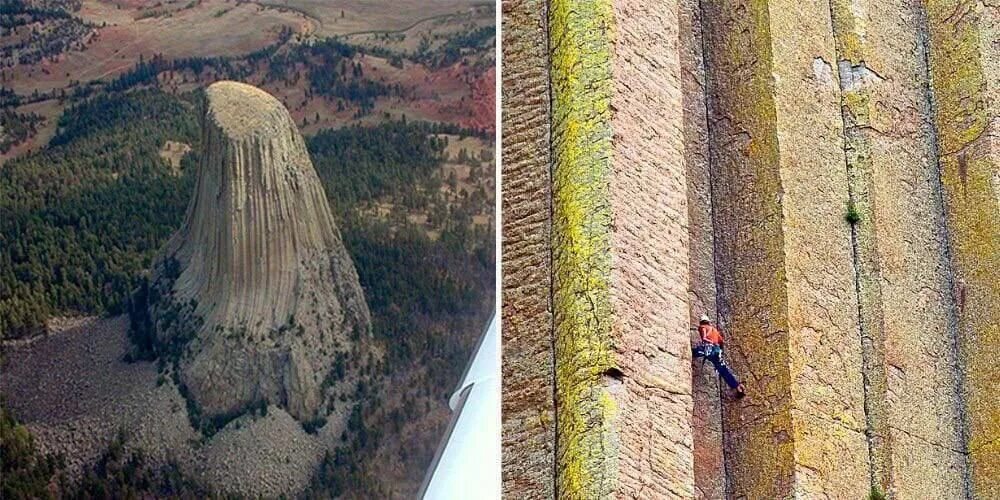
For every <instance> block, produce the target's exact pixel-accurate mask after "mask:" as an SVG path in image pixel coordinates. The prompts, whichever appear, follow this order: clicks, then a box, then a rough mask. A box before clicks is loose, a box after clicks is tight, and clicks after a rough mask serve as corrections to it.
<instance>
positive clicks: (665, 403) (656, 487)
mask: <svg viewBox="0 0 1000 500" xmlns="http://www.w3.org/2000/svg"><path fill="white" fill-rule="evenodd" d="M678 15H679V5H678V3H677V2H660V3H655V4H650V3H648V2H637V1H627V0H622V1H600V2H590V3H585V4H584V3H574V2H561V1H556V2H552V3H551V5H550V10H549V23H550V24H549V31H550V39H551V40H552V41H553V42H554V43H553V45H552V73H551V78H552V95H553V99H552V113H553V118H552V143H553V158H552V159H553V190H552V196H553V202H552V207H553V212H552V213H553V232H552V234H553V241H552V249H553V309H554V313H555V315H554V325H555V331H556V338H555V357H556V401H557V405H556V408H557V432H558V439H557V446H558V448H557V454H556V458H557V464H556V476H557V490H558V492H559V494H560V495H562V496H565V497H567V498H605V497H609V496H620V497H628V498H646V497H648V498H690V497H692V496H693V495H694V488H693V483H694V481H693V453H692V446H693V444H692V433H691V429H690V426H688V425H684V423H686V422H689V421H690V415H691V407H692V395H691V372H690V369H691V368H690V363H691V358H690V356H691V350H690V340H689V335H688V330H689V328H688V315H689V306H688V300H689V299H688V294H687V288H688V241H687V239H688V228H687V222H688V221H687V218H688V210H687V197H686V188H687V184H686V171H685V164H684V158H683V144H684V138H683V131H682V129H683V123H682V121H683V120H682V118H683V117H682V114H681V113H670V112H666V110H669V109H679V108H680V106H681V81H680V77H679V75H680V57H679V54H678V51H677V47H678V37H679V34H678ZM655 47H666V48H669V49H668V50H663V51H658V50H654V48H655Z"/></svg>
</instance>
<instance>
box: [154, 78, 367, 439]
mask: <svg viewBox="0 0 1000 500" xmlns="http://www.w3.org/2000/svg"><path fill="white" fill-rule="evenodd" d="M206 94H207V110H206V113H205V117H204V136H203V147H204V152H203V155H202V163H201V165H200V167H199V174H198V181H197V186H196V190H195V194H194V197H193V199H192V201H191V204H190V206H189V207H188V213H187V216H186V218H185V221H184V225H183V226H182V227H181V229H180V230H179V231H178V232H177V233H176V234H174V236H173V237H172V238H171V239H170V241H169V242H168V243H167V245H166V246H165V248H164V250H163V251H162V255H161V257H160V258H159V260H158V262H157V263H156V264H155V268H154V273H153V278H152V285H151V290H153V294H154V299H159V300H154V301H153V304H152V306H151V308H152V314H151V317H152V318H153V319H154V321H155V331H156V336H157V340H158V342H159V344H160V350H161V351H163V352H164V353H166V355H168V356H170V355H173V356H176V359H177V369H178V370H179V375H180V382H181V383H182V384H183V386H186V388H187V391H188V394H189V397H190V398H192V399H193V400H194V402H195V403H196V404H197V405H198V407H199V408H200V409H201V412H202V414H203V415H205V416H217V415H235V414H239V413H241V412H242V411H244V410H245V409H247V408H249V407H252V406H259V405H262V404H267V403H271V404H276V405H278V406H280V407H283V408H285V409H287V411H288V412H289V413H290V414H291V415H293V416H295V417H296V418H298V419H300V420H309V419H313V418H316V417H319V416H322V414H323V412H324V411H325V401H324V399H325V395H324V380H325V379H326V378H327V375H328V374H329V373H330V371H331V369H332V367H333V365H334V363H335V361H336V359H337V358H338V356H340V357H347V358H349V359H350V363H349V370H348V371H349V372H350V373H359V372H360V371H361V370H362V369H363V368H364V367H365V366H366V364H367V363H369V361H370V359H372V358H371V355H372V351H371V343H370V340H369V339H370V317H369V312H368V307H367V304H366V303H365V300H364V295H363V293H362V290H361V287H360V285H359V284H358V277H357V272H356V271H355V269H354V265H353V263H352V261H351V258H350V256H349V255H348V254H347V251H346V249H345V248H344V245H343V243H342V242H341V239H340V234H339V231H338V229H337V226H336V224H335V223H334V220H333V216H332V213H331V211H330V207H329V204H328V202H327V199H326V195H325V193H324V191H323V188H322V185H321V184H320V181H319V178H318V177H317V175H316V172H315V170H314V169H313V166H312V163H311V161H310V160H309V156H308V154H307V152H306V148H305V143H304V141H303V140H302V136H301V135H300V134H299V132H298V129H297V128H296V126H295V124H294V122H293V121H292V119H291V117H290V116H289V114H288V111H287V110H286V109H285V108H284V106H283V105H282V104H281V103H280V102H279V101H278V100H277V99H275V98H274V97H272V96H270V95H268V94H267V93H265V92H263V91H261V90H259V89H257V88H255V87H252V86H249V85H246V84H242V83H235V82H219V83H215V84H213V85H211V86H210V87H209V88H208V89H207V91H206ZM157 294H158V296H157Z"/></svg>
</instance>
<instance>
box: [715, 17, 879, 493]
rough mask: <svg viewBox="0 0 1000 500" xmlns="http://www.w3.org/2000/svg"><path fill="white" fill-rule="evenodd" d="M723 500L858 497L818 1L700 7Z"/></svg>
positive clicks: (861, 465) (832, 140)
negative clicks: (721, 355) (723, 344)
mask: <svg viewBox="0 0 1000 500" xmlns="http://www.w3.org/2000/svg"><path fill="white" fill-rule="evenodd" d="M702 5H703V8H704V12H703V14H704V16H703V19H704V30H705V31H704V36H705V60H706V71H707V73H708V81H709V85H708V89H709V90H708V99H709V119H710V122H709V129H710V135H711V139H710V150H711V158H712V166H713V171H712V204H713V210H714V225H715V244H716V249H715V250H716V259H715V260H716V265H717V269H716V275H717V283H718V294H719V309H720V318H721V320H722V326H723V328H724V329H725V331H727V332H728V337H727V345H728V351H729V353H730V356H729V359H730V362H731V364H732V365H734V367H735V369H736V371H737V373H739V374H740V375H741V376H743V377H744V380H745V383H746V384H747V385H748V393H749V395H748V396H747V397H746V398H745V399H744V400H742V401H739V402H735V401H734V402H730V403H725V404H724V416H723V428H724V430H725V446H726V463H727V467H726V468H727V471H728V472H729V478H728V490H729V491H728V495H729V496H732V497H736V498H793V497H799V498H817V497H820V498H821V497H824V496H827V497H829V498H863V497H865V496H867V495H868V493H869V483H868V481H867V478H868V477H869V466H868V446H867V442H866V439H865V432H864V431H865V415H864V404H863V401H864V397H863V384H862V380H861V370H860V367H861V363H862V360H861V347H860V342H859V341H858V339H859V337H858V321H857V299H856V294H855V284H854V278H853V277H854V268H853V258H852V249H851V239H850V235H849V231H848V228H847V223H846V222H845V221H844V210H845V208H846V206H847V200H848V183H847V173H846V171H845V168H844V161H845V159H844V150H843V147H844V144H843V138H842V125H843V123H842V119H841V114H840V107H839V106H840V102H839V101H840V99H839V91H838V90H839V89H838V84H837V81H836V72H835V70H834V67H833V64H834V61H835V50H834V40H833V36H832V31H833V30H832V27H831V24H830V23H831V20H830V9H829V5H828V4H827V3H825V2H823V3H820V2H799V1H788V0H780V1H779V0H771V1H765V0H756V1H744V0H707V1H704V2H702Z"/></svg>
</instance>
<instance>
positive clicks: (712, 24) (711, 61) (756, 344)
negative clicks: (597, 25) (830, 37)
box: [702, 0, 795, 498]
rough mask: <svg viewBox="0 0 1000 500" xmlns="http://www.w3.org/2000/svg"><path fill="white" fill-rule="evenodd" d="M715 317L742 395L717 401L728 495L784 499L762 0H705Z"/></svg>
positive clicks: (784, 366)
mask: <svg viewBox="0 0 1000 500" xmlns="http://www.w3.org/2000/svg"><path fill="white" fill-rule="evenodd" d="M702 7H703V13H704V17H703V22H704V25H703V27H704V39H705V65H706V73H707V80H708V86H707V91H706V93H707V95H708V103H709V110H708V112H709V123H710V124H711V127H712V128H711V130H710V139H709V144H710V150H711V162H712V165H713V171H712V180H711V182H712V204H713V211H714V215H713V224H714V226H715V246H716V247H715V252H716V257H715V262H716V282H717V284H718V287H719V288H718V304H719V311H720V315H719V318H720V321H721V323H722V327H723V329H724V330H725V331H726V342H727V346H728V347H727V351H728V353H729V354H728V361H729V362H730V364H731V365H732V366H733V367H734V369H735V371H736V372H737V373H738V374H739V375H740V376H741V377H742V378H743V380H744V383H745V384H746V385H747V387H748V392H749V393H750V394H751V396H748V397H747V398H746V399H745V400H743V401H742V402H738V401H734V400H731V399H729V398H726V400H725V401H724V403H723V408H724V409H723V430H724V433H725V436H724V443H725V450H726V453H725V460H726V470H727V472H728V474H729V478H728V482H727V496H729V497H735V498H790V497H791V496H793V489H794V483H795V464H794V455H795V443H794V438H793V435H794V432H793V429H792V418H791V412H790V409H791V403H792V401H791V397H790V394H789V385H790V374H789V354H788V303H787V294H786V289H785V265H784V248H783V239H784V237H783V232H782V208H781V202H780V199H781V198H780V197H781V191H782V187H781V179H780V176H779V158H778V141H777V124H776V122H777V117H776V109H775V102H774V86H773V80H772V68H771V59H772V54H771V36H770V23H769V19H768V2H767V1H764V0H752V1H739V0H708V1H705V2H702Z"/></svg>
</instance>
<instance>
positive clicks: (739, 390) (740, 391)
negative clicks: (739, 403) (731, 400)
mask: <svg viewBox="0 0 1000 500" xmlns="http://www.w3.org/2000/svg"><path fill="white" fill-rule="evenodd" d="M746 395H747V389H746V387H744V386H743V384H740V385H738V386H736V399H743V396H746Z"/></svg>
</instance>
